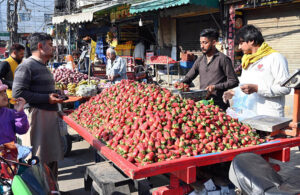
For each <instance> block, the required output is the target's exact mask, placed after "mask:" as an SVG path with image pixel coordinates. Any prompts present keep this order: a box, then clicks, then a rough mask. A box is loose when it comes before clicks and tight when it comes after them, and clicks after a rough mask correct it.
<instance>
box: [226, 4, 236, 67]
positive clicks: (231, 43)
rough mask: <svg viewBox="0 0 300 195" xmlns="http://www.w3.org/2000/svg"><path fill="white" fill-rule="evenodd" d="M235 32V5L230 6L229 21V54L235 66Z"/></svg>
mask: <svg viewBox="0 0 300 195" xmlns="http://www.w3.org/2000/svg"><path fill="white" fill-rule="evenodd" d="M234 34H235V9H234V7H233V5H231V6H230V8H229V21H228V56H229V57H230V59H231V61H232V65H233V66H234Z"/></svg>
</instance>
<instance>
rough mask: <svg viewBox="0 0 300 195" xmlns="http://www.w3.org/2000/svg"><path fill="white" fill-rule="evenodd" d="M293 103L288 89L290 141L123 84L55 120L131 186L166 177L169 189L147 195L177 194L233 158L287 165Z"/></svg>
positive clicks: (209, 109) (208, 108) (213, 109)
mask: <svg viewBox="0 0 300 195" xmlns="http://www.w3.org/2000/svg"><path fill="white" fill-rule="evenodd" d="M298 101H299V90H298V89H295V107H294V118H293V122H291V123H290V124H289V126H290V127H291V129H292V130H291V131H293V132H297V133H296V134H295V136H296V137H290V138H288V137H281V138H270V137H263V136H262V135H260V134H259V133H257V131H255V130H254V129H252V127H250V126H249V125H247V124H243V123H242V122H240V121H238V120H237V119H234V118H232V117H230V116H228V115H226V114H225V112H224V111H222V110H221V109H220V108H219V107H218V106H214V105H211V104H203V103H201V102H195V101H193V100H191V99H184V98H182V97H180V96H176V95H173V94H172V93H171V92H170V91H169V90H167V89H164V88H161V87H159V86H156V85H153V84H145V83H137V82H134V81H129V80H123V81H122V82H121V83H119V84H116V85H113V86H112V87H110V88H107V89H104V90H103V91H102V93H101V94H99V95H97V96H94V97H92V98H91V99H90V100H89V101H87V102H86V103H84V104H81V105H80V106H79V108H78V109H76V110H75V111H74V112H73V113H71V114H69V115H63V116H62V118H63V119H64V121H65V122H66V123H67V124H68V125H69V126H70V127H72V128H73V129H74V130H76V131H77V132H78V133H79V134H80V135H81V136H82V137H83V138H84V139H85V140H86V141H87V142H88V143H90V144H91V145H92V146H93V147H94V148H95V149H96V150H98V152H99V153H100V154H101V155H103V156H104V157H105V158H107V159H108V160H109V162H111V163H112V164H113V167H114V169H116V170H120V172H122V174H125V175H126V177H128V178H130V179H132V180H138V179H141V178H147V177H152V176H155V175H160V174H165V173H168V174H169V175H170V177H169V185H168V186H161V187H159V188H158V189H156V190H155V191H154V192H153V194H178V195H179V194H186V193H188V192H190V191H191V190H192V188H191V187H190V185H189V184H192V183H194V182H195V181H196V177H197V174H196V173H197V172H196V168H197V167H203V166H207V165H214V164H218V163H222V162H227V161H231V160H232V159H233V158H234V157H235V156H236V155H237V154H240V153H244V152H254V153H257V154H261V155H263V156H264V157H265V158H266V159H269V158H273V159H277V160H281V161H283V162H287V161H289V159H290V148H291V147H294V146H299V145H300V137H297V136H298V135H299V123H298V121H299V114H298V113H299V112H298V111H299V106H298V105H299V104H298ZM282 132H283V131H282V130H281V131H280V132H279V131H278V132H277V133H282ZM273 133H275V131H274V132H273ZM95 166H97V164H96V165H95ZM99 166H100V165H99ZM274 167H275V166H274ZM96 172H97V171H94V172H93V171H90V173H89V174H91V175H95V174H97V173H96ZM103 176H104V174H103V173H101V175H100V176H99V175H98V177H103ZM91 177H92V176H91ZM94 179H95V180H96V179H97V178H96V177H94ZM98 179H99V178H98ZM97 181H99V180H97ZM96 184H97V182H96ZM99 186H102V187H103V186H104V185H102V184H98V187H99ZM100 188H101V187H100ZM103 188H104V187H103ZM102 190H103V189H102Z"/></svg>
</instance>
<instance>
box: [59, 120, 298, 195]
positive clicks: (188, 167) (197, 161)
mask: <svg viewBox="0 0 300 195" xmlns="http://www.w3.org/2000/svg"><path fill="white" fill-rule="evenodd" d="M62 117H63V119H64V121H65V122H66V123H67V124H68V125H69V126H70V127H72V128H73V129H74V130H76V131H77V132H78V133H79V134H80V135H81V136H82V137H83V138H84V139H85V140H86V141H87V142H88V143H90V144H91V145H92V146H93V147H94V148H95V149H97V150H99V152H100V153H101V154H102V155H104V156H105V157H106V158H107V159H109V160H111V161H112V162H113V163H114V164H115V165H116V166H118V167H119V168H120V169H121V170H122V171H123V172H124V173H125V174H126V175H127V176H128V177H129V178H131V179H139V178H145V177H150V176H155V175H159V174H163V173H171V177H170V185H169V186H167V187H165V186H164V187H161V188H159V189H158V190H157V191H155V192H154V194H161V195H162V194H164V195H167V194H170V195H171V194H172V195H174V194H178V195H179V194H185V193H186V192H188V191H190V187H189V185H180V184H179V181H180V180H182V181H184V182H185V183H186V184H191V183H193V182H195V181H196V167H201V166H206V165H212V164H217V163H221V162H226V161H231V160H232V159H233V158H234V157H235V156H236V155H237V154H240V153H244V152H254V153H257V154H261V155H263V156H264V157H266V158H269V157H271V158H274V159H277V160H281V161H283V162H287V161H289V159H290V148H291V147H294V146H300V137H296V138H285V139H276V140H273V141H271V142H269V143H265V144H261V145H258V146H251V147H247V148H240V149H235V150H229V151H224V152H217V153H210V154H204V155H198V156H193V157H187V158H182V159H175V160H171V161H163V162H157V163H153V164H150V165H146V166H136V165H134V164H132V163H130V162H128V161H127V160H126V159H124V158H123V157H122V156H120V155H119V154H117V153H116V152H114V151H112V150H111V149H109V148H108V147H106V146H105V145H104V144H103V143H101V142H100V141H99V140H97V139H96V138H95V137H94V136H92V135H91V134H90V133H89V132H88V131H87V130H86V129H85V128H83V127H81V126H80V125H78V124H77V123H76V122H75V121H73V120H72V119H71V118H69V117H68V116H62Z"/></svg>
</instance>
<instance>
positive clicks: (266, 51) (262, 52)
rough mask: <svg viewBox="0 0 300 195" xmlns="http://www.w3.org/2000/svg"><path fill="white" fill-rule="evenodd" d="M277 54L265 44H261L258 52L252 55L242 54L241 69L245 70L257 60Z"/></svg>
mask: <svg viewBox="0 0 300 195" xmlns="http://www.w3.org/2000/svg"><path fill="white" fill-rule="evenodd" d="M274 52H277V51H275V50H274V49H272V47H270V46H269V45H268V44H267V43H265V42H263V44H261V46H260V47H259V48H258V50H257V51H256V52H255V53H253V54H244V56H243V58H242V67H243V69H247V68H248V66H249V65H250V64H253V63H254V62H256V61H257V60H259V59H261V58H263V57H265V56H267V55H270V54H271V53H274Z"/></svg>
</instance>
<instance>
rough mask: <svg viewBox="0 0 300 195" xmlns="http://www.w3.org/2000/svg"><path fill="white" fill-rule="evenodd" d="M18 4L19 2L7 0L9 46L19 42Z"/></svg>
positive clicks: (17, 0)
mask: <svg viewBox="0 0 300 195" xmlns="http://www.w3.org/2000/svg"><path fill="white" fill-rule="evenodd" d="M18 3H19V0H7V31H8V32H9V37H10V40H9V46H11V45H12V44H13V43H16V42H18Z"/></svg>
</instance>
